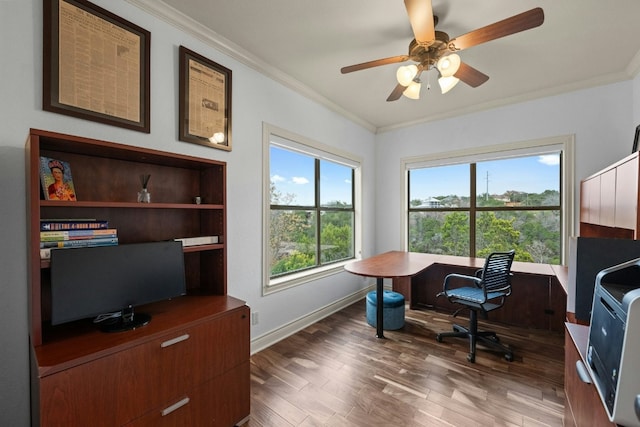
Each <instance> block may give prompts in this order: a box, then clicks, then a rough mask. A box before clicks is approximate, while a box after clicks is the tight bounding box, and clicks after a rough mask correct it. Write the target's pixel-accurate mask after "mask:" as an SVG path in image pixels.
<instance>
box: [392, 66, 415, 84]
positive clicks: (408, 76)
mask: <svg viewBox="0 0 640 427" xmlns="http://www.w3.org/2000/svg"><path fill="white" fill-rule="evenodd" d="M416 74H418V66H417V65H414V64H411V65H405V66H403V67H400V68H398V71H397V72H396V79H398V83H400V84H401V85H402V86H409V85H410V84H411V82H412V81H413V78H414V77H415V76H416Z"/></svg>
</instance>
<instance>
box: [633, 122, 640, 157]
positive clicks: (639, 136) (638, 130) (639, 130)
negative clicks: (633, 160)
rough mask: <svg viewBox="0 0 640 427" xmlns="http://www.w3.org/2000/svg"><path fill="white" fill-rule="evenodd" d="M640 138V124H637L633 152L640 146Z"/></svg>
mask: <svg viewBox="0 0 640 427" xmlns="http://www.w3.org/2000/svg"><path fill="white" fill-rule="evenodd" d="M639 140H640V125H638V126H636V134H635V136H634V138H633V148H632V149H631V153H635V152H636V151H638V149H639V148H640V147H638V144H639V143H640V141H639Z"/></svg>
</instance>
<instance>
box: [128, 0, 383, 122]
mask: <svg viewBox="0 0 640 427" xmlns="http://www.w3.org/2000/svg"><path fill="white" fill-rule="evenodd" d="M126 1H127V2H128V3H130V4H132V5H133V6H135V7H137V8H138V9H141V10H143V11H144V12H146V13H148V14H150V15H152V16H154V17H156V18H158V19H160V20H162V21H164V22H166V23H168V24H169V25H171V26H173V27H175V28H178V29H179V30H180V31H182V32H184V33H186V34H189V35H191V36H193V37H195V38H197V39H198V40H200V41H202V42H203V43H205V44H207V45H208V46H210V47H212V48H214V49H216V50H217V51H219V52H221V53H223V54H225V55H227V56H229V57H231V58H233V59H235V60H236V61H238V62H240V63H242V64H244V65H246V66H247V67H249V68H251V69H253V70H255V71H257V72H259V73H261V74H263V75H265V76H267V77H269V78H270V79H272V80H274V81H276V82H278V83H281V84H282V85H284V86H286V87H288V88H289V89H291V90H293V91H295V92H297V93H299V94H300V95H302V96H304V97H306V98H308V99H310V100H312V101H315V102H317V103H318V104H321V105H323V106H325V107H327V108H328V109H329V110H331V111H334V112H336V113H338V114H340V115H341V116H343V117H345V118H346V119H348V120H351V121H352V122H354V123H356V124H358V125H360V126H362V127H363V128H365V129H367V130H369V131H370V132H373V133H375V132H376V127H375V126H374V125H373V124H371V123H369V122H367V121H365V120H363V119H362V118H360V117H358V116H356V115H355V114H353V113H351V112H350V111H347V110H345V109H344V108H342V107H340V106H339V105H337V104H335V103H333V102H331V101H330V100H328V99H327V98H325V97H324V96H322V95H320V94H319V93H318V92H316V91H314V90H313V89H311V88H310V87H309V86H306V85H304V84H302V83H301V82H300V81H298V80H296V79H294V78H292V77H291V76H289V75H288V74H286V73H284V72H282V71H281V70H279V69H278V68H276V67H274V66H272V65H270V64H268V63H266V62H264V61H262V60H260V59H259V58H257V57H255V56H254V55H252V54H251V53H250V52H248V51H247V50H245V49H243V48H242V47H240V46H238V45H237V44H235V43H234V42H232V41H231V40H229V39H227V38H225V37H223V36H221V35H220V34H218V33H216V32H215V31H213V30H211V29H210V28H207V27H205V26H204V25H202V24H201V23H199V22H197V21H195V20H194V19H192V18H190V17H188V16H186V15H185V14H183V13H182V12H180V11H178V10H176V9H174V8H173V7H171V6H169V5H168V4H166V3H165V2H163V1H158V0H126Z"/></svg>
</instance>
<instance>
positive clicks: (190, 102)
mask: <svg viewBox="0 0 640 427" xmlns="http://www.w3.org/2000/svg"><path fill="white" fill-rule="evenodd" d="M179 53H180V55H179V56H180V72H179V74H180V75H179V79H180V82H179V85H180V91H179V92H180V94H179V100H180V101H179V102H180V107H179V118H178V120H179V126H178V128H179V135H178V138H179V139H180V141H185V142H193V143H196V144H202V145H206V146H207V147H212V148H218V149H221V150H227V151H231V70H229V69H228V68H225V67H223V66H222V65H219V64H216V63H215V62H213V61H211V60H209V59H207V58H205V57H204V56H202V55H199V54H197V53H195V52H193V51H191V50H189V49H187V48H186V47H184V46H180V52H179Z"/></svg>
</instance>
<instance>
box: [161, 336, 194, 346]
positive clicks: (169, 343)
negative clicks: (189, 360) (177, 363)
mask: <svg viewBox="0 0 640 427" xmlns="http://www.w3.org/2000/svg"><path fill="white" fill-rule="evenodd" d="M188 339H189V334H184V335H180V336H179V337H175V338H172V339H170V340H167V341H164V342H163V343H162V344H160V347H162V348H165V347H170V346H172V345H174V344H178V343H179V342H182V341H186V340H188Z"/></svg>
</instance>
